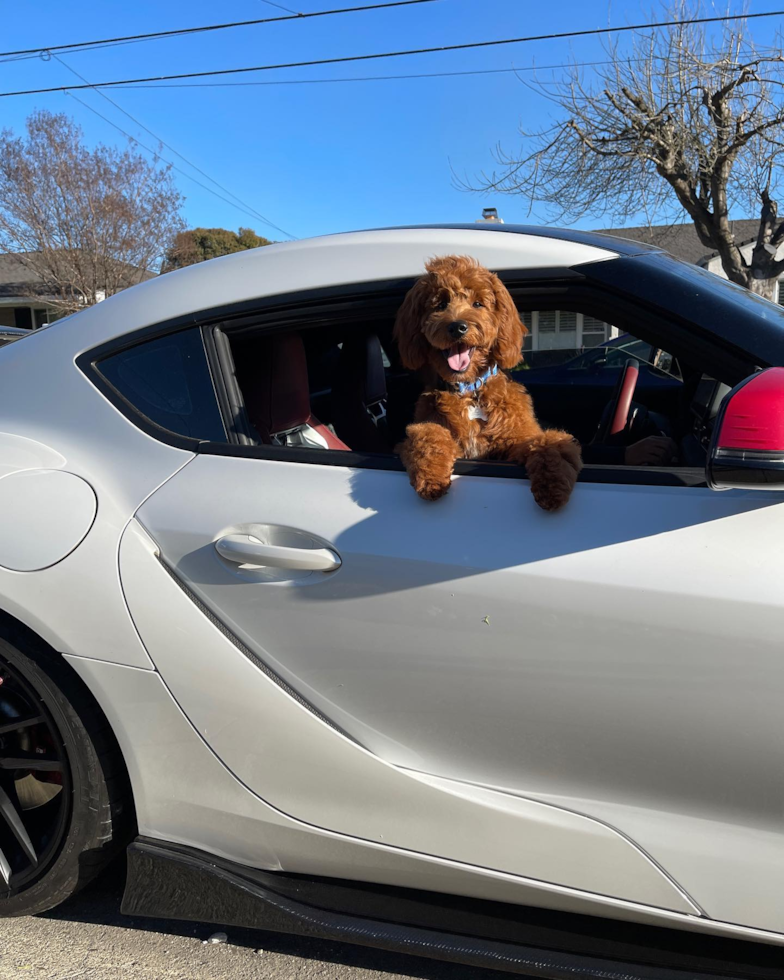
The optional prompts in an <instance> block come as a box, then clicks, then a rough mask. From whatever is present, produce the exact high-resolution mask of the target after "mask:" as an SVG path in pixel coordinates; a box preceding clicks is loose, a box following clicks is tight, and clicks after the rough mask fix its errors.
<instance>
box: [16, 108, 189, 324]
mask: <svg viewBox="0 0 784 980" xmlns="http://www.w3.org/2000/svg"><path fill="white" fill-rule="evenodd" d="M182 200H183V199H182V197H181V195H180V194H179V193H178V192H177V190H176V188H175V187H174V184H173V182H172V179H171V174H170V172H169V169H168V167H165V166H161V165H160V164H159V162H158V161H154V162H150V161H148V160H147V159H145V157H143V156H142V155H141V154H140V153H139V152H137V151H136V150H135V149H133V147H132V146H128V147H126V148H124V149H117V148H114V147H108V146H104V145H98V146H96V147H95V148H93V149H89V148H88V147H86V146H85V144H84V141H83V134H82V131H81V129H80V128H79V127H78V126H77V125H76V124H75V123H74V122H73V121H72V120H71V119H69V118H68V117H67V116H66V115H62V114H60V115H53V114H52V113H49V112H35V113H33V115H31V116H30V117H29V119H28V120H27V131H26V136H24V137H15V136H14V134H13V133H12V132H10V131H8V130H6V131H3V132H1V133H0V252H6V253H14V254H15V255H16V256H17V261H18V262H19V263H20V264H21V265H22V266H23V267H24V268H25V269H26V271H27V272H28V275H27V276H26V277H25V278H27V279H33V280H35V282H34V284H33V285H31V286H30V292H31V293H34V294H36V295H38V296H39V297H41V298H44V299H45V300H46V302H47V304H48V305H50V306H51V307H53V308H55V309H57V310H59V311H61V312H73V311H75V310H78V309H81V308H82V307H84V306H89V305H91V304H93V303H96V302H98V301H100V300H101V299H103V298H104V297H106V296H110V295H112V294H113V293H116V292H118V291H119V290H121V289H124V288H125V287H127V286H131V285H134V284H135V283H137V282H140V281H141V280H142V279H145V278H147V277H148V276H149V275H150V274H151V273H153V272H155V271H157V269H158V268H159V266H160V262H161V260H162V258H163V255H164V254H165V251H166V248H167V246H168V245H169V244H170V242H171V240H172V238H173V236H174V235H175V234H176V233H177V232H179V231H180V230H181V228H182V227H183V224H182V221H181V219H180V217H179V211H180V207H181V204H182Z"/></svg>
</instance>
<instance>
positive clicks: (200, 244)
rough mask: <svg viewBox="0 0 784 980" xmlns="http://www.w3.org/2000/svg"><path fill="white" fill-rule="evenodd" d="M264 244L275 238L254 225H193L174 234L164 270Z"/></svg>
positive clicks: (169, 270) (270, 243)
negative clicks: (264, 235) (233, 227)
mask: <svg viewBox="0 0 784 980" xmlns="http://www.w3.org/2000/svg"><path fill="white" fill-rule="evenodd" d="M262 245H272V242H271V241H270V240H269V239H268V238H262V237H261V235H257V234H256V232H255V231H253V229H252V228H240V230H239V231H230V230H229V229H228V228H191V229H190V230H189V231H181V232H180V233H179V234H178V235H176V236H175V238H174V241H173V242H172V245H171V247H170V248H169V249H168V251H167V252H166V261H165V262H164V267H163V271H164V272H171V271H172V270H173V269H182V268H184V267H185V266H186V265H195V264H196V263H197V262H206V261H207V260H208V259H215V258H217V257H218V256H219V255H231V254H232V253H234V252H243V251H245V249H248V248H261V246H262Z"/></svg>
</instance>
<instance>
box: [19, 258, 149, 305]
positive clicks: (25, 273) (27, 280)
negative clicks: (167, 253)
mask: <svg viewBox="0 0 784 980" xmlns="http://www.w3.org/2000/svg"><path fill="white" fill-rule="evenodd" d="M37 254H38V253H37V252H23V253H21V254H14V253H0V297H8V296H19V297H20V298H27V299H29V298H30V297H31V296H39V297H41V298H42V299H43V298H45V297H47V296H51V287H49V286H48V284H47V283H46V281H45V280H44V279H43V277H42V276H41V275H40V274H39V273H38V272H37V271H36V270H35V269H34V268H33V267H32V263H31V261H30V260H31V259H33V258H34V256H36V255H37ZM122 265H124V266H126V267H127V268H128V269H129V270H130V271H131V274H130V275H129V278H130V279H131V280H132V282H131V283H129V285H132V284H133V283H134V282H144V280H145V279H153V278H154V277H155V273H153V272H144V271H142V270H141V269H136V268H135V267H134V266H131V265H127V264H126V263H122Z"/></svg>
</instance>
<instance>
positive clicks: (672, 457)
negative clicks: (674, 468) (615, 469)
mask: <svg viewBox="0 0 784 980" xmlns="http://www.w3.org/2000/svg"><path fill="white" fill-rule="evenodd" d="M623 461H624V463H625V464H626V465H627V466H667V465H668V464H674V463H677V462H678V447H677V445H676V444H675V442H674V440H672V439H670V437H669V436H646V438H645V439H640V441H639V442H635V443H633V444H632V445H631V446H627V447H626V450H625V451H624V457H623Z"/></svg>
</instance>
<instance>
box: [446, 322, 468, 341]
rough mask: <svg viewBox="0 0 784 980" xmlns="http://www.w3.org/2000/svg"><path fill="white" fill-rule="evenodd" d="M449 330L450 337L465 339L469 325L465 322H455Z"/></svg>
mask: <svg viewBox="0 0 784 980" xmlns="http://www.w3.org/2000/svg"><path fill="white" fill-rule="evenodd" d="M447 329H448V330H449V336H450V337H455V338H457V337H465V335H466V334H467V333H468V324H467V323H466V322H465V320H455V321H454V322H453V323H450V324H449V326H448V328H447Z"/></svg>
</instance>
